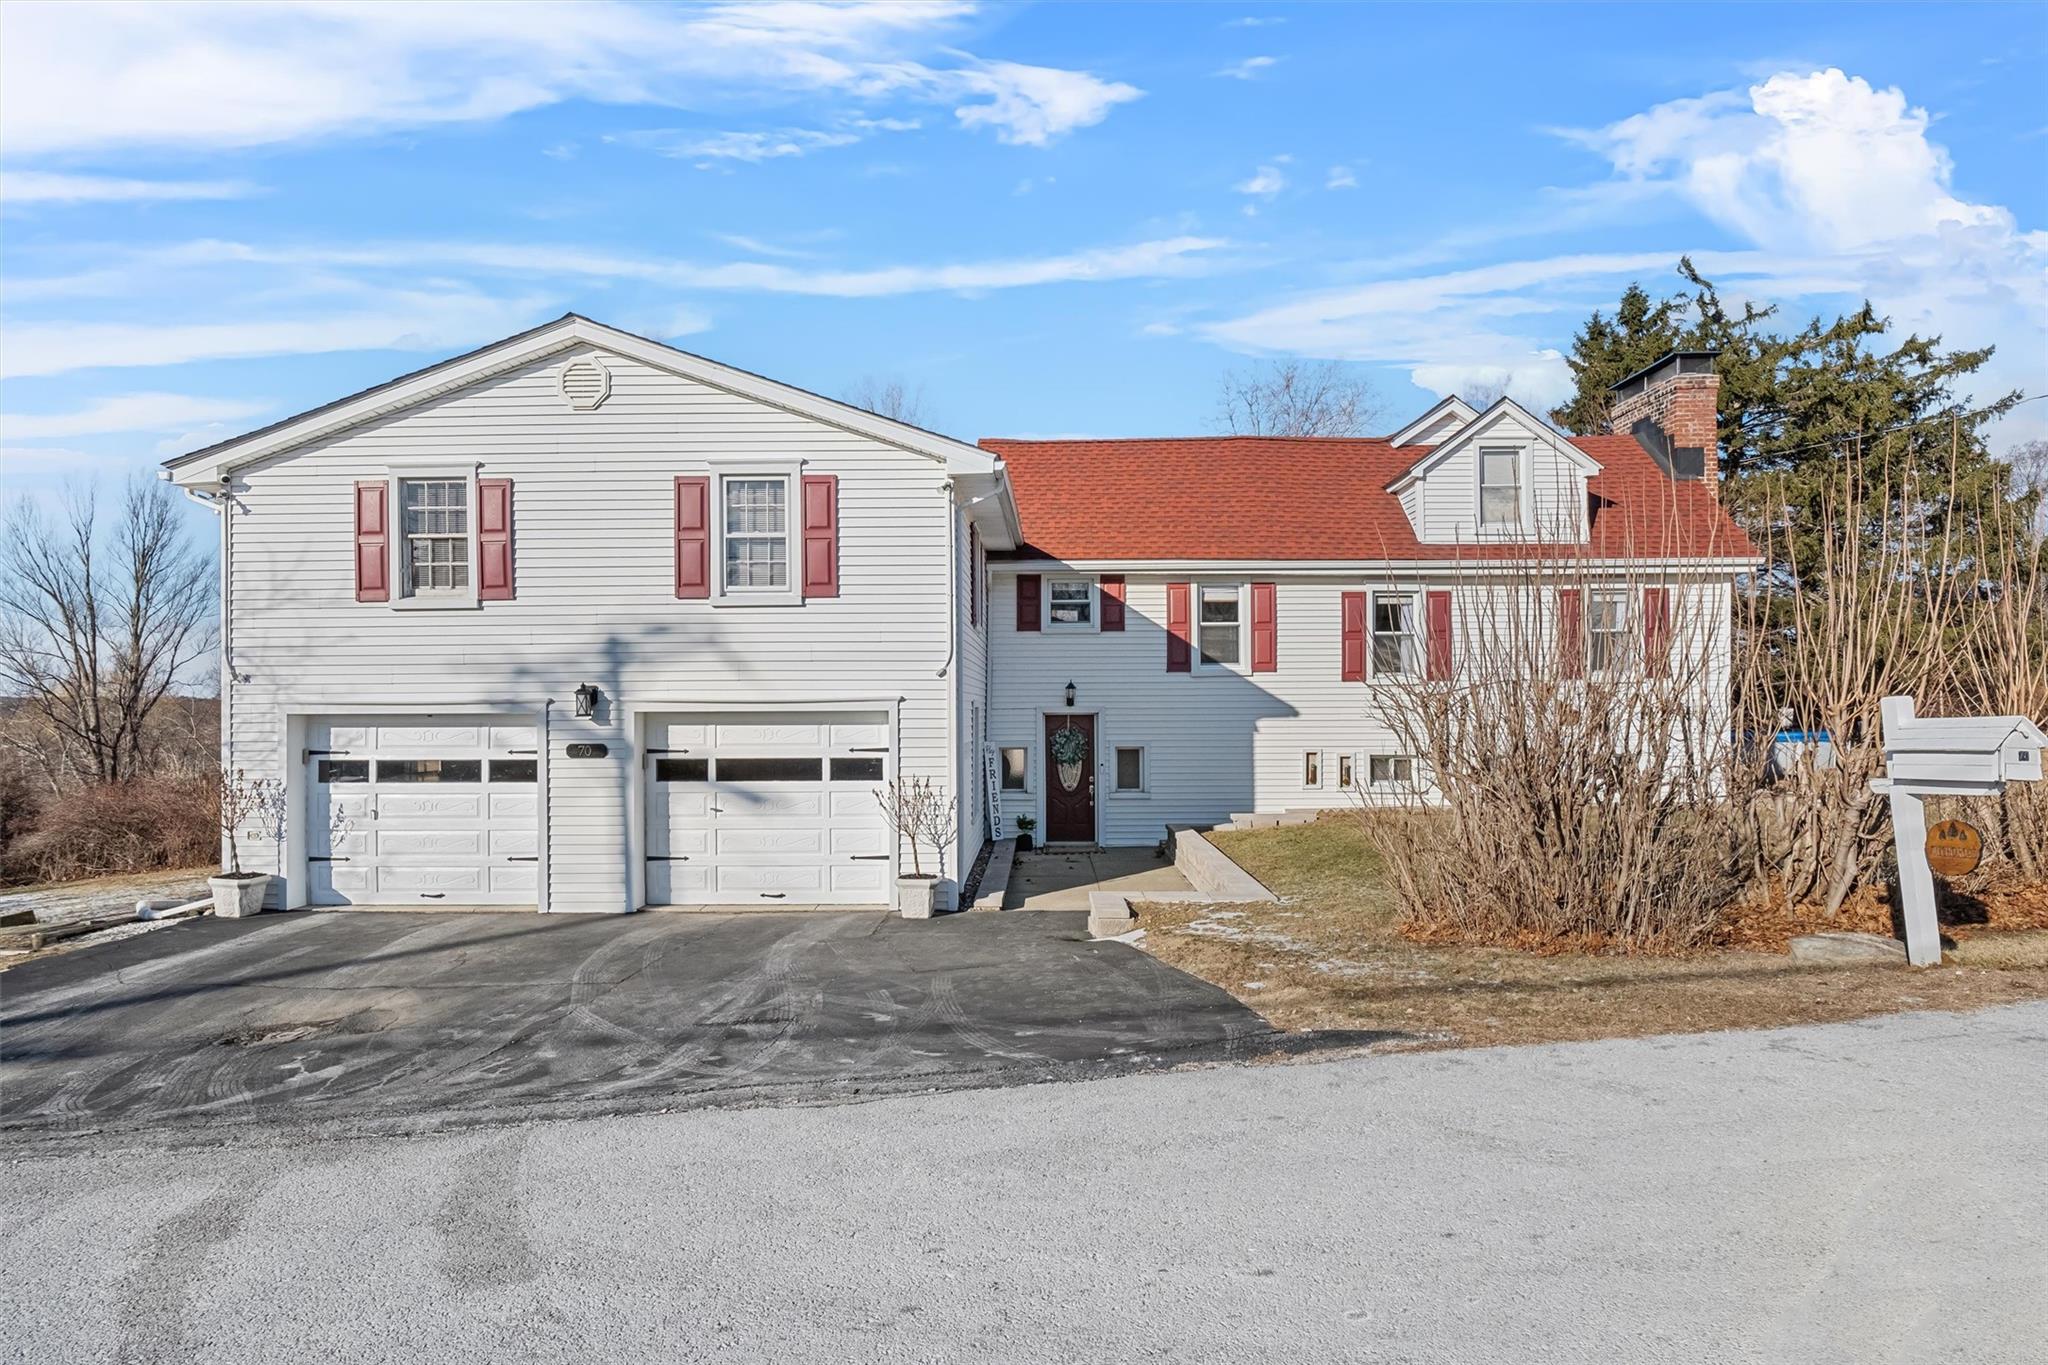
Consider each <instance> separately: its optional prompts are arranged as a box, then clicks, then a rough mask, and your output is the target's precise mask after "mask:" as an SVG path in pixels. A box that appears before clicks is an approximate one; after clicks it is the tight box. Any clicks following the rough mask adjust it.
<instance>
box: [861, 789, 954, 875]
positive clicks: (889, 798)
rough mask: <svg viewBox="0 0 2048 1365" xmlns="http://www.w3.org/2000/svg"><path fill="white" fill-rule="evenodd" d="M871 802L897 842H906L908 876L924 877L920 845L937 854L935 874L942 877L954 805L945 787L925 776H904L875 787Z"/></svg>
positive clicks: (951, 836)
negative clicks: (880, 807)
mask: <svg viewBox="0 0 2048 1365" xmlns="http://www.w3.org/2000/svg"><path fill="white" fill-rule="evenodd" d="M875 800H877V801H879V802H880V803H881V806H882V813H883V814H884V815H885V816H887V817H888V820H889V826H890V828H891V829H893V830H895V832H896V837H897V839H898V840H899V841H902V840H908V841H909V844H910V869H911V875H912V876H914V877H922V876H923V875H924V862H923V860H922V859H921V858H919V857H918V848H919V846H920V845H923V846H926V847H929V848H930V849H931V850H932V851H933V853H934V854H936V855H937V857H938V859H939V871H938V875H939V876H942V877H943V876H944V875H945V873H946V867H945V856H946V845H947V844H949V843H951V842H952V840H953V831H954V829H955V803H954V800H953V798H952V797H950V796H948V795H947V794H946V790H945V788H943V787H941V786H940V785H939V784H938V783H936V782H934V781H932V780H931V779H930V778H928V777H907V778H904V779H902V780H901V781H897V782H891V783H890V784H889V785H888V786H886V787H878V788H876V789H875Z"/></svg>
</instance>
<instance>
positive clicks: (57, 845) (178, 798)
mask: <svg viewBox="0 0 2048 1365" xmlns="http://www.w3.org/2000/svg"><path fill="white" fill-rule="evenodd" d="M217 808H218V805H217V800H216V797H215V791H214V785H213V783H212V782H211V781H210V780H208V779H204V778H202V779H198V780H196V781H195V780H192V779H184V780H178V779H171V778H160V777H138V778H129V779H126V780H123V781H120V782H100V783H94V784H93V785H91V786H87V787H83V788H81V789H79V790H77V791H75V792H70V793H67V794H65V795H63V796H59V797H54V798H51V799H50V800H49V801H47V802H46V803H45V804H44V805H43V807H42V810H41V812H40V813H39V815H38V817H37V820H36V826H35V830H34V832H33V833H31V834H29V835H27V836H25V837H24V838H22V839H21V840H19V841H18V842H17V843H16V844H15V845H14V846H13V848H12V849H11V850H10V851H9V853H8V858H7V862H6V865H5V867H4V868H0V872H4V873H5V874H6V875H7V876H8V877H9V878H10V879H12V880H26V881H65V880H69V879H71V878H76V877H99V876H105V875H107V874H109V873H115V872H149V871H155V870H157V869H161V868H176V867H196V866H198V865H200V864H202V863H211V862H212V861H213V860H214V859H215V857H216V856H217V855H218V852H219V845H220V830H219V828H218V826H217V825H216V824H215V822H214V812H215V810H216V809H217Z"/></svg>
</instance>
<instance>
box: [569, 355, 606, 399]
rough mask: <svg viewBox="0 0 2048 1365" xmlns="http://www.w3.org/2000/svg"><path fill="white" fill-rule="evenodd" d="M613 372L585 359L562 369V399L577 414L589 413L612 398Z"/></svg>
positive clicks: (575, 361)
mask: <svg viewBox="0 0 2048 1365" xmlns="http://www.w3.org/2000/svg"><path fill="white" fill-rule="evenodd" d="M611 392H612V372H611V371H610V370H607V369H606V368H605V367H604V366H603V365H601V364H599V363H598V362H597V361H595V360H592V359H590V358H588V357H585V358H584V359H581V360H572V361H570V362H569V363H568V364H566V365H564V366H563V367H562V397H563V398H564V399H565V400H566V401H567V402H568V404H569V406H570V407H571V408H573V409H575V410H576V411H577V412H588V411H590V410H591V409H592V408H594V407H596V406H598V405H599V404H600V403H602V402H604V400H605V399H607V398H609V397H610V396H611Z"/></svg>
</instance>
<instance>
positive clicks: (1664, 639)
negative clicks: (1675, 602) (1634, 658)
mask: <svg viewBox="0 0 2048 1365" xmlns="http://www.w3.org/2000/svg"><path fill="white" fill-rule="evenodd" d="M1643 667H1644V670H1645V671H1646V672H1648V673H1649V675H1650V676H1651V677H1653V678H1661V677H1663V676H1664V675H1665V674H1666V673H1669V672H1670V671H1671V589H1669V588H1644V589H1643Z"/></svg>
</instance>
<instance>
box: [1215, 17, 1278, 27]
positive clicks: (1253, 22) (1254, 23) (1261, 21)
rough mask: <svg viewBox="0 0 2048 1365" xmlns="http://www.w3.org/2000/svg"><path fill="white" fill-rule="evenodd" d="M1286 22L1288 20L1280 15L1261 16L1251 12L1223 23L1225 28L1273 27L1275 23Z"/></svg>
mask: <svg viewBox="0 0 2048 1365" xmlns="http://www.w3.org/2000/svg"><path fill="white" fill-rule="evenodd" d="M1286 22H1287V21H1286V20H1285V19H1282V18H1279V17H1277V16H1273V17H1260V16H1258V15H1249V14H1248V15H1246V16H1245V17H1244V18H1242V19H1232V20H1230V21H1229V22H1228V23H1226V24H1224V25H1223V27H1225V28H1271V27H1272V26H1273V25H1275V24H1284V23H1286Z"/></svg>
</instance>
